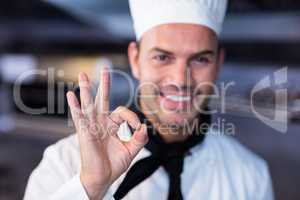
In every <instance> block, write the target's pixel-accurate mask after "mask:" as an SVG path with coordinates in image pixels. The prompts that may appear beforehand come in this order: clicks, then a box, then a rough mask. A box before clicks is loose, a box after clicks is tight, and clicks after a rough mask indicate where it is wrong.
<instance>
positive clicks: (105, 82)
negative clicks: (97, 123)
mask: <svg viewBox="0 0 300 200" xmlns="http://www.w3.org/2000/svg"><path fill="white" fill-rule="evenodd" d="M109 90H110V74H109V71H108V68H107V67H106V66H105V67H102V69H101V73H100V84H99V87H98V91H97V95H96V100H95V107H96V111H97V113H108V111H109Z"/></svg>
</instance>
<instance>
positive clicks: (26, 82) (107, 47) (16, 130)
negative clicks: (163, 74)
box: [0, 0, 300, 200]
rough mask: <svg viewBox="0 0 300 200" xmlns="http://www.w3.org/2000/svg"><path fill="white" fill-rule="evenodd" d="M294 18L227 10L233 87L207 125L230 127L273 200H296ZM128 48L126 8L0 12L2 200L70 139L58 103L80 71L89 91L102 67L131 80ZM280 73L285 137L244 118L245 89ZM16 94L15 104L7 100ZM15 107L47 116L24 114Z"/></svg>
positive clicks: (278, 5)
mask: <svg viewBox="0 0 300 200" xmlns="http://www.w3.org/2000/svg"><path fill="white" fill-rule="evenodd" d="M299 11H300V1H296V0H272V1H271V0H230V1H229V13H228V15H227V19H226V21H225V24H224V31H223V33H222V35H221V43H222V45H223V47H224V48H225V50H226V63H225V65H224V66H223V68H222V71H221V75H220V81H225V82H227V83H228V82H230V81H234V82H235V83H236V84H235V86H234V87H231V88H230V89H228V94H227V95H228V101H227V102H228V103H227V107H228V111H227V112H226V114H217V115H216V116H215V119H217V118H218V117H222V118H223V119H226V121H227V122H231V123H233V124H234V125H235V126H236V134H235V135H234V137H236V138H238V140H240V141H241V142H242V143H243V144H245V145H246V146H248V147H249V148H251V149H252V150H253V151H254V152H256V153H257V154H258V155H260V156H261V157H263V158H264V159H266V160H267V161H268V163H269V166H270V171H271V175H272V178H273V184H274V190H275V195H276V199H279V200H298V199H300V190H299V185H300V170H299V169H300V145H299V142H300V134H299V133H300V124H299V122H300V120H299V119H300V12H299ZM131 40H134V35H133V28H132V22H131V19H130V15H129V8H128V2H127V0H109V1H104V0H48V1H38V0H27V1H21V0H10V1H1V2H0V102H1V104H0V199H1V200H2V199H3V200H14V199H22V196H23V192H24V188H25V186H26V181H27V179H28V176H29V174H30V172H31V171H32V169H33V168H34V167H35V166H36V165H37V164H38V163H39V161H40V159H41V156H42V152H43V151H44V149H45V148H46V147H47V146H48V145H50V144H52V143H54V142H55V141H57V140H58V139H60V138H63V137H65V136H67V135H69V134H71V133H72V132H73V131H74V130H73V128H72V126H70V121H68V119H67V117H68V114H67V113H68V108H67V104H66V99H65V98H64V93H65V92H66V91H67V90H68V89H73V90H75V91H77V89H76V78H77V74H78V73H79V72H80V71H85V72H87V73H88V74H89V76H90V77H92V79H93V81H94V82H95V84H97V80H98V72H99V69H98V68H99V65H101V64H103V63H105V64H107V65H109V66H110V67H112V68H114V69H119V70H121V71H124V72H127V73H130V70H129V66H128V61H127V56H126V51H127V45H128V42H129V41H131ZM283 67H288V82H287V83H286V84H285V87H287V88H288V131H287V133H285V134H282V133H280V132H278V131H276V130H274V129H272V128H270V127H268V126H267V125H265V124H264V123H262V122H261V121H260V120H259V119H258V118H256V117H255V116H254V115H253V113H252V112H251V110H249V105H250V104H249V102H250V93H251V90H252V89H253V87H254V85H255V84H256V83H258V81H259V80H261V79H262V78H264V77H266V76H269V75H270V76H272V74H273V72H275V71H276V70H278V69H282V68H283ZM33 72H36V73H33ZM19 82H20V83H21V84H18V83H19ZM126 83H127V82H126V80H125V79H124V77H122V76H120V74H113V83H112V84H113V85H112V88H111V90H112V91H111V93H112V94H111V98H112V103H111V104H112V106H113V107H114V106H116V105H120V104H121V105H122V104H124V103H125V102H126V99H127V97H128V87H129V85H128V84H126ZM17 86H20V87H19V89H20V98H19V99H21V100H22V101H21V102H19V101H17V100H15V99H14V93H13V91H14V90H13V88H14V87H15V89H16V87H17ZM17 88H18V87H17ZM275 89H276V87H273V86H271V87H270V88H267V89H264V90H263V91H260V92H259V93H258V94H257V95H256V96H255V98H254V100H255V101H254V102H255V104H257V105H260V107H262V108H266V109H264V110H263V112H265V113H271V114H272V110H273V109H272V108H273V107H274V98H275V93H274V90H275ZM16 90H17V89H16ZM21 103H23V104H24V105H23V106H22V107H20V104H21ZM24 107H25V108H36V109H39V108H43V107H46V110H41V111H40V114H28V113H26V110H24ZM265 113H261V114H265Z"/></svg>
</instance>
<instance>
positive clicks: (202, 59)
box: [196, 56, 209, 63]
mask: <svg viewBox="0 0 300 200" xmlns="http://www.w3.org/2000/svg"><path fill="white" fill-rule="evenodd" d="M196 62H198V63H209V59H208V58H207V57H203V56H201V57H199V58H197V59H196Z"/></svg>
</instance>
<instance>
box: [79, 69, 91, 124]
mask: <svg viewBox="0 0 300 200" xmlns="http://www.w3.org/2000/svg"><path fill="white" fill-rule="evenodd" d="M79 88H80V100H81V109H82V112H83V114H85V115H86V116H87V117H88V118H89V119H92V118H93V116H92V115H93V108H94V105H93V97H92V95H91V84H90V81H89V78H88V76H87V75H86V74H85V73H80V74H79Z"/></svg>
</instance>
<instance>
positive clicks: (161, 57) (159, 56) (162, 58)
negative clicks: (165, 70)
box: [154, 54, 169, 62]
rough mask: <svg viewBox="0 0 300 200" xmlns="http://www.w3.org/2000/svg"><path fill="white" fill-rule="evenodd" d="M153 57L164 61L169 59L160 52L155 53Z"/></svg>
mask: <svg viewBox="0 0 300 200" xmlns="http://www.w3.org/2000/svg"><path fill="white" fill-rule="evenodd" d="M154 59H155V60H157V61H160V62H165V61H167V60H168V59H169V56H167V55H165V54H160V55H156V56H154Z"/></svg>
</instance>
